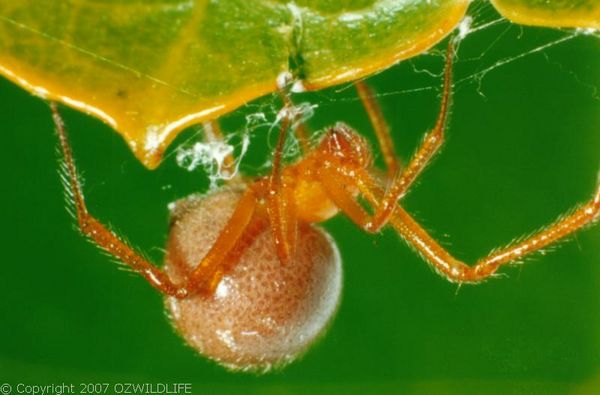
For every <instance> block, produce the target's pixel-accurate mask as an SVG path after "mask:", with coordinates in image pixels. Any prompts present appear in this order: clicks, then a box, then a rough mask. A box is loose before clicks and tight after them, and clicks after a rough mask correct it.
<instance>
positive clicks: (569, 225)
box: [322, 172, 600, 283]
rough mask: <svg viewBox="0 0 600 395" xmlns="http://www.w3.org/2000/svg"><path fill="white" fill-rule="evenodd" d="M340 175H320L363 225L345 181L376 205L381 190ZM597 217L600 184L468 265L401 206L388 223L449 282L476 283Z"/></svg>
mask: <svg viewBox="0 0 600 395" xmlns="http://www.w3.org/2000/svg"><path fill="white" fill-rule="evenodd" d="M340 179H341V175H339V174H335V173H332V172H330V173H329V174H324V175H323V176H322V181H323V186H324V188H325V189H326V190H327V191H328V193H329V195H330V197H331V199H332V200H333V201H334V203H335V204H336V205H338V207H339V208H340V210H342V211H343V212H344V213H345V214H346V215H348V217H349V218H350V219H351V220H352V221H353V222H355V223H356V224H357V225H359V226H361V227H363V229H364V228H366V227H367V225H368V223H369V221H370V220H371V217H370V216H369V215H368V213H367V212H366V211H365V210H364V209H363V208H362V206H360V205H359V204H358V203H357V202H356V200H355V199H354V198H353V196H352V195H351V194H350V193H349V192H348V191H347V190H346V188H344V182H345V183H351V182H353V185H354V186H355V187H356V188H358V189H359V190H360V192H361V193H362V195H363V196H364V197H365V199H366V200H367V201H368V202H369V203H370V204H371V205H373V206H374V207H377V205H378V204H379V202H380V200H381V197H382V196H383V195H384V190H383V188H381V187H380V186H379V185H377V183H376V182H375V181H374V180H373V179H370V178H366V177H364V176H361V175H356V176H354V178H350V177H346V178H345V181H344V182H340ZM599 217H600V186H598V189H597V190H596V193H595V195H594V197H593V198H592V199H591V200H590V201H589V202H587V203H586V204H584V205H583V206H581V207H579V208H578V209H577V210H575V211H574V212H572V213H571V214H569V215H566V216H563V217H561V218H560V219H559V220H558V221H556V222H555V223H553V224H551V225H549V226H547V227H545V228H543V229H542V230H541V231H538V232H537V233H535V234H533V235H532V236H530V237H528V238H526V239H525V240H523V241H521V242H519V243H517V244H514V245H511V246H509V247H506V248H503V249H500V250H497V251H495V252H493V253H491V254H490V255H488V256H486V257H484V258H482V259H480V260H478V261H477V262H476V263H475V265H473V266H469V265H467V264H465V263H464V262H462V261H460V260H458V259H456V258H455V257H453V256H452V254H450V253H449V252H448V251H447V250H446V249H445V248H444V247H442V246H441V245H440V244H439V243H438V242H437V241H436V240H435V239H434V238H433V237H431V236H430V235H429V234H428V233H427V232H426V231H425V230H424V229H423V228H422V227H421V225H419V224H418V223H417V222H416V221H415V220H414V219H413V218H412V217H411V216H410V214H408V213H407V212H406V210H404V208H402V207H401V206H400V205H396V207H395V210H394V214H393V216H392V217H391V219H390V224H391V225H392V226H393V227H394V229H395V230H396V231H397V232H398V233H399V234H400V236H402V238H404V239H405V240H406V241H407V242H408V243H409V244H411V245H412V246H413V247H414V248H415V249H416V250H417V251H418V252H419V253H421V255H422V256H423V257H424V258H425V259H426V260H427V261H428V262H429V263H430V264H431V265H432V266H433V267H434V268H435V269H436V271H437V272H438V273H440V274H441V275H442V276H444V277H445V278H446V279H448V280H449V281H452V282H459V283H476V282H479V281H482V280H484V279H486V278H488V277H490V276H492V275H493V274H494V273H496V271H497V270H498V268H499V267H500V266H503V265H506V264H510V263H513V262H517V261H519V260H520V259H522V258H524V257H526V256H527V255H530V254H532V253H535V252H536V251H539V250H541V249H543V248H545V247H547V246H549V245H551V244H553V243H556V242H557V241H559V240H560V239H563V238H565V237H567V236H569V235H570V234H572V233H573V232H575V231H577V230H579V229H581V228H583V227H585V226H586V225H589V224H591V223H593V222H594V221H595V220H597V219H598V218H599Z"/></svg>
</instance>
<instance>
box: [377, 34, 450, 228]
mask: <svg viewBox="0 0 600 395" xmlns="http://www.w3.org/2000/svg"><path fill="white" fill-rule="evenodd" d="M453 56H454V49H453V44H452V40H450V42H449V44H448V49H447V52H446V66H445V70H444V87H443V90H442V100H441V104H440V111H439V115H438V119H437V121H436V124H435V126H434V128H433V129H432V130H430V131H429V132H428V133H427V134H426V135H425V138H424V139H423V142H422V143H421V146H420V147H419V149H418V150H417V152H416V153H415V155H414V156H413V158H412V159H411V160H410V162H409V163H408V165H407V166H406V167H405V168H404V170H403V171H402V172H401V173H400V174H399V176H398V177H396V178H395V179H394V181H393V182H392V184H391V186H390V187H389V188H388V190H387V191H386V193H385V195H384V197H383V199H382V201H381V203H380V204H379V208H378V209H377V211H376V213H375V216H374V218H373V221H372V222H371V224H370V226H369V229H368V230H369V231H370V232H377V231H378V230H379V229H381V227H383V226H384V225H385V224H386V223H387V221H388V220H389V219H390V218H391V216H392V214H393V212H394V208H395V206H396V203H397V202H398V200H400V199H401V198H402V197H403V196H404V195H405V194H406V192H407V191H408V189H409V188H410V186H411V185H412V184H413V182H414V181H415V180H416V179H417V177H418V176H419V175H420V174H421V172H422V171H423V170H424V169H425V167H426V166H427V165H428V164H429V162H430V161H431V159H432V158H433V157H434V156H435V154H436V153H437V152H438V150H439V149H440V148H441V146H442V144H443V142H444V129H445V127H446V121H447V118H448V112H449V109H450V99H451V94H452V58H453Z"/></svg>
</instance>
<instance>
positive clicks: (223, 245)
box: [185, 184, 257, 294]
mask: <svg viewBox="0 0 600 395" xmlns="http://www.w3.org/2000/svg"><path fill="white" fill-rule="evenodd" d="M256 185H257V184H254V185H251V186H249V187H248V189H246V192H244V195H243V196H242V197H241V198H240V201H239V202H238V204H237V206H236V208H235V211H234V212H233V214H232V215H231V217H230V218H229V220H228V221H227V224H226V225H225V227H224V228H223V230H222V231H221V233H220V234H219V237H218V238H217V240H216V241H215V243H214V244H213V246H212V247H211V248H210V250H209V251H208V253H207V254H206V255H205V256H204V258H202V260H201V261H200V262H199V263H198V265H197V266H196V268H195V269H194V270H193V271H192V273H191V274H190V276H189V278H188V282H187V284H186V286H185V288H186V289H187V290H188V292H190V293H191V292H193V291H197V292H203V293H207V294H211V293H212V292H213V291H214V290H215V288H216V286H217V285H218V284H219V281H221V278H222V277H223V275H224V274H225V271H226V266H227V265H228V262H227V258H228V254H229V253H230V252H232V251H233V250H234V249H235V248H236V247H237V244H238V241H240V240H241V239H242V238H243V237H244V235H245V232H246V231H247V229H248V227H249V226H250V225H251V224H252V223H253V219H255V211H256V206H257V203H256V202H257V191H256V190H255V188H256Z"/></svg>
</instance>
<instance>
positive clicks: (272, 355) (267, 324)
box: [51, 45, 600, 369]
mask: <svg viewBox="0 0 600 395" xmlns="http://www.w3.org/2000/svg"><path fill="white" fill-rule="evenodd" d="M452 58H453V49H452V45H449V48H448V52H447V56H446V65H445V72H444V83H443V90H442V99H441V106H440V110H439V115H438V118H437V122H436V124H435V126H434V128H433V129H432V130H431V131H429V132H428V133H427V134H426V135H425V138H424V140H423V143H422V144H421V146H420V147H419V148H418V150H417V151H416V153H415V155H414V157H413V158H412V159H411V161H410V162H409V163H408V164H407V165H406V166H404V167H403V166H402V165H401V164H400V163H399V161H398V160H397V159H396V156H395V153H394V147H393V143H392V139H391V137H390V134H389V131H388V127H387V125H386V123H385V121H384V118H383V115H382V112H381V110H380V108H379V105H378V103H377V102H376V101H375V100H374V99H373V98H372V96H373V95H372V94H371V91H370V89H369V88H368V87H367V86H366V85H365V84H364V83H362V82H357V83H356V88H357V91H358V94H359V96H360V98H361V100H362V102H363V104H364V106H365V109H366V111H367V113H368V115H369V118H370V120H371V122H372V124H373V127H374V130H375V132H376V135H377V139H378V141H379V145H380V148H381V151H382V153H383V157H384V160H385V163H386V167H387V180H388V182H382V181H381V178H382V177H380V176H378V175H376V173H374V172H373V170H374V169H373V163H372V157H371V150H370V149H369V147H368V145H367V142H366V141H365V139H364V138H363V137H361V136H360V135H359V134H358V133H357V132H355V131H354V130H353V129H351V128H350V127H349V126H347V125H345V124H343V123H338V124H336V125H335V126H333V127H331V128H330V129H329V130H328V131H327V132H326V134H325V135H324V136H323V138H322V139H321V140H320V142H319V143H318V144H316V145H315V146H309V144H308V142H307V140H306V139H305V138H304V137H303V133H302V130H299V131H297V132H298V137H299V139H300V142H301V145H302V147H303V150H304V153H303V156H302V158H301V159H300V160H298V161H297V162H295V163H293V164H288V165H284V164H283V161H282V151H283V147H284V143H285V140H286V138H287V134H288V131H289V129H290V126H291V124H292V122H293V121H294V119H293V118H294V114H293V112H292V111H291V103H290V102H289V100H288V99H287V98H284V101H285V102H286V107H285V108H284V111H285V113H284V114H285V116H284V118H283V121H282V125H281V130H280V135H279V139H278V142H277V146H276V149H275V151H274V156H273V169H272V171H271V174H270V175H268V176H264V177H261V178H258V179H255V180H244V181H243V182H241V181H240V182H235V183H233V184H232V185H230V186H228V187H226V188H224V189H222V190H220V191H217V192H215V193H213V194H211V195H208V196H206V197H203V198H198V197H191V198H188V199H185V200H182V201H180V202H178V204H176V207H175V209H174V210H173V220H172V223H171V230H170V234H169V241H168V244H167V255H166V260H165V269H164V270H161V269H159V268H158V267H156V266H155V265H153V264H151V263H149V262H148V261H147V260H146V259H145V258H143V257H142V255H140V254H139V253H137V252H136V251H134V249H133V248H131V247H130V246H129V245H128V244H126V243H125V242H124V241H122V240H121V239H120V238H119V237H118V236H117V235H116V234H115V233H113V232H112V231H110V230H109V229H108V228H107V227H105V226H104V225H103V224H102V223H101V222H99V221H98V220H97V219H96V218H95V217H93V216H92V215H91V214H90V213H89V212H88V210H87V208H86V204H85V201H84V197H83V193H82V191H81V186H80V182H79V178H78V175H77V170H76V167H75V163H74V160H73V158H72V153H71V148H70V145H69V143H68V140H67V135H66V131H65V127H64V124H63V121H62V119H61V117H60V115H59V113H58V110H57V107H56V104H54V103H51V109H52V112H53V119H54V122H55V125H56V130H57V133H58V137H59V140H60V146H61V148H62V153H63V155H64V164H65V168H66V173H67V182H66V187H67V192H68V193H69V194H70V195H71V196H72V198H73V201H74V205H75V209H76V215H77V221H78V225H79V228H80V230H81V232H82V233H83V234H84V235H86V236H87V237H89V238H90V239H91V240H92V241H93V242H94V243H95V244H97V245H98V246H99V247H100V248H102V249H104V250H105V251H107V252H108V253H110V254H111V255H113V256H114V257H116V258H117V259H119V260H120V261H122V262H123V263H125V264H127V265H128V266H129V267H131V268H132V269H133V270H134V271H136V272H138V273H139V274H141V275H142V276H143V277H144V278H145V279H146V280H147V281H148V282H149V283H150V284H151V285H152V286H153V287H155V288H156V289H158V290H159V291H160V292H161V293H162V294H164V295H165V297H166V304H167V307H168V309H169V310H170V313H171V316H172V319H173V322H174V325H175V326H176V328H177V329H178V330H179V332H180V333H181V334H182V335H183V337H184V338H185V339H186V340H187V341H188V343H189V344H190V345H192V347H194V348H196V349H197V350H198V351H200V352H201V353H202V354H205V355H207V356H208V357H210V358H212V359H215V360H217V361H219V362H221V363H222V364H224V365H226V366H229V367H232V368H238V369H268V368H269V367H271V366H272V365H276V364H280V365H281V364H283V363H286V362H288V361H290V360H292V359H293V358H294V357H296V356H297V355H298V354H299V353H300V352H302V351H303V350H305V349H306V348H307V347H308V345H309V344H310V343H311V342H312V341H313V340H314V339H315V338H316V337H317V336H318V335H319V334H320V333H321V332H322V331H323V328H324V327H325V326H326V324H327V323H328V322H329V321H330V318H331V317H332V316H333V313H334V311H335V309H336V306H337V303H338V299H339V294H340V288H341V268H340V260H339V256H338V254H337V249H336V247H335V244H334V243H333V240H332V239H330V238H329V237H328V236H327V235H326V234H325V233H324V232H322V231H320V230H318V229H316V228H315V227H313V225H312V224H313V223H316V222H322V221H325V220H327V219H329V218H331V217H332V216H334V215H336V214H338V213H340V212H341V213H343V214H345V215H347V216H348V217H349V218H350V219H351V220H352V221H353V222H354V223H356V224H357V225H358V226H359V227H360V228H362V229H364V230H365V231H367V232H371V233H374V232H378V231H379V230H380V229H381V228H382V227H383V226H385V225H387V224H390V225H391V226H392V227H393V228H394V229H395V230H396V231H397V232H398V234H399V235H400V236H401V237H402V238H403V239H404V240H406V241H407V242H408V243H409V244H410V245H411V246H412V247H413V248H414V249H415V250H417V251H418V252H419V253H420V254H421V255H422V256H423V257H424V258H425V260H427V261H428V262H429V263H430V264H431V265H432V266H433V268H435V270H436V271H437V272H438V273H439V274H440V275H442V276H443V277H445V278H446V279H447V280H449V281H452V282H457V283H476V282H480V281H482V280H485V279H486V278H488V277H490V276H493V275H494V274H495V273H496V271H497V270H498V268H499V267H500V266H502V265H505V264H508V263H511V262H515V261H517V260H519V259H521V258H523V257H525V256H526V255H529V254H531V253H533V252H535V251H538V250H540V249H542V248H544V247H546V246H548V245H550V244H552V243H554V242H556V241H557V240H559V239H561V238H564V237H565V236H567V235H569V234H571V233H573V232H574V231H576V230H578V229H580V228H582V227H584V226H586V225H588V224H590V223H592V222H593V221H594V220H595V219H597V218H598V216H599V214H600V188H599V189H598V190H597V191H596V193H595V196H594V197H593V199H592V200H591V201H589V202H588V203H586V204H584V205H583V206H581V207H579V208H578V209H577V210H575V211H573V212H572V213H570V214H568V215H565V216H563V217H561V218H560V219H559V220H558V221H556V222H555V223H554V224H552V225H550V226H547V227H545V228H544V229H542V230H541V231H539V232H537V233H535V234H533V235H532V236H530V237H528V238H526V239H525V240H523V241H520V242H518V243H516V244H514V245H512V246H509V247H507V248H503V249H499V250H497V251H495V252H493V253H491V254H490V255H488V256H486V257H484V258H482V259H480V260H479V261H477V262H476V263H475V265H473V266H469V265H467V264H465V263H463V262H461V261H460V260H458V259H456V258H454V257H453V256H452V255H451V254H450V253H449V252H447V251H446V250H445V249H444V248H443V247H442V246H440V244H438V242H437V241H435V240H434V239H433V238H432V237H431V236H430V235H429V234H428V233H427V232H426V231H425V230H424V229H423V228H422V227H421V226H420V225H419V224H418V223H417V222H416V221H415V220H414V219H413V218H412V217H411V216H410V214H408V213H407V212H406V211H405V210H404V208H403V207H402V206H401V205H400V204H399V201H400V200H401V199H402V197H403V196H404V195H405V194H406V193H407V191H408V190H409V188H410V186H411V185H412V184H413V183H414V181H415V180H416V179H417V177H418V176H419V175H420V174H421V172H422V171H423V169H424V168H425V167H426V166H427V164H428V163H429V162H430V160H431V158H432V157H433V156H434V155H435V153H436V152H437V151H438V150H439V148H440V147H441V145H442V143H443V141H444V133H445V125H446V120H447V115H448V111H449V105H450V104H449V103H450V96H451V85H452V84H451V77H452ZM229 160H231V158H229ZM359 197H362V199H364V201H366V202H367V203H368V205H369V206H370V208H369V209H366V208H365V207H364V205H363V204H361V203H360V202H359V200H358V199H359ZM273 247H274V248H273Z"/></svg>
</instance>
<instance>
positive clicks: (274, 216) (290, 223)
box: [266, 106, 298, 263]
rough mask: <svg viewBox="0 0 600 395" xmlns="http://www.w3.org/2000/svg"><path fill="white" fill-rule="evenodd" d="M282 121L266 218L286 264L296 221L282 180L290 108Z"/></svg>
mask: <svg viewBox="0 0 600 395" xmlns="http://www.w3.org/2000/svg"><path fill="white" fill-rule="evenodd" d="M283 111H284V114H283V119H282V122H281V127H280V130H279V138H278V140H277V146H276V147H275V151H274V152H273V169H272V171H271V175H270V176H269V178H268V193H267V194H266V202H267V214H268V216H269V222H270V224H271V228H272V229H273V237H274V242H275V250H276V251H277V256H278V257H279V260H280V261H281V262H282V263H286V262H288V261H289V260H290V259H291V258H292V257H293V255H294V253H295V250H296V239H297V228H298V224H297V218H296V213H295V207H294V198H293V187H292V186H291V185H289V181H288V180H286V179H285V178H284V177H283V172H282V170H283V163H282V161H283V149H284V147H285V141H286V139H287V135H288V133H289V128H290V126H291V124H292V122H293V117H294V114H293V113H292V107H289V106H286V107H284V109H283Z"/></svg>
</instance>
